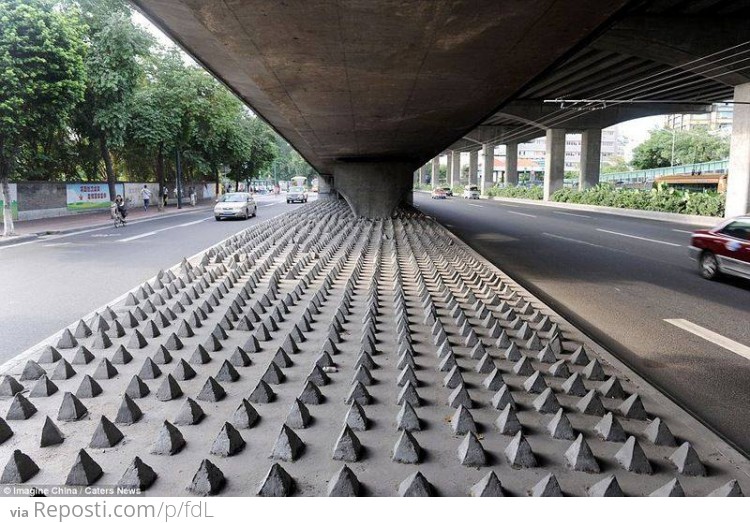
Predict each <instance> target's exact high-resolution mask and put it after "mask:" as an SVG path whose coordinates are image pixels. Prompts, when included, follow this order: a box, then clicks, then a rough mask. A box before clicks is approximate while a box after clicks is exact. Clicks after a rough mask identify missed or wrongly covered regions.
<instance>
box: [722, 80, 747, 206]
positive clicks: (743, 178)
mask: <svg viewBox="0 0 750 523" xmlns="http://www.w3.org/2000/svg"><path fill="white" fill-rule="evenodd" d="M734 101H735V102H744V103H738V104H735V106H734V121H733V123H732V142H731V145H730V149H729V177H728V178H727V207H726V212H725V216H727V217H731V216H739V215H742V214H750V105H748V103H750V83H746V84H742V85H738V86H737V87H735V88H734Z"/></svg>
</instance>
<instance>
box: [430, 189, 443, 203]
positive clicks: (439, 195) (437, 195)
mask: <svg viewBox="0 0 750 523" xmlns="http://www.w3.org/2000/svg"><path fill="white" fill-rule="evenodd" d="M432 199H433V200H435V199H437V200H445V191H444V190H443V189H440V188H437V189H433V190H432Z"/></svg>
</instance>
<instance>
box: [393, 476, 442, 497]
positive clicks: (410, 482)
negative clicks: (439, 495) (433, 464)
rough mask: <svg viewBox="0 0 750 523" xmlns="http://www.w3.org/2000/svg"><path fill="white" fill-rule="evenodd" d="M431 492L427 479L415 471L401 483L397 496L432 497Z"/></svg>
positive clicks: (431, 488) (430, 485)
mask: <svg viewBox="0 0 750 523" xmlns="http://www.w3.org/2000/svg"><path fill="white" fill-rule="evenodd" d="M433 490H434V489H433V487H432V484H430V482H429V481H427V478H425V477H424V476H423V475H422V473H421V472H419V471H417V472H415V473H413V474H411V475H410V476H409V477H407V478H406V479H405V480H404V481H402V482H401V484H400V485H399V486H398V495H399V496H401V497H402V498H419V497H430V496H432V495H433Z"/></svg>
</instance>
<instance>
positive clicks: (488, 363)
mask: <svg viewBox="0 0 750 523" xmlns="http://www.w3.org/2000/svg"><path fill="white" fill-rule="evenodd" d="M495 368H496V367H495V363H494V362H493V361H492V357H491V356H490V355H489V354H486V353H485V355H484V356H482V359H481V360H479V362H478V363H477V365H476V367H475V368H474V370H475V371H476V372H477V373H479V374H489V373H490V372H492V371H493V370H495Z"/></svg>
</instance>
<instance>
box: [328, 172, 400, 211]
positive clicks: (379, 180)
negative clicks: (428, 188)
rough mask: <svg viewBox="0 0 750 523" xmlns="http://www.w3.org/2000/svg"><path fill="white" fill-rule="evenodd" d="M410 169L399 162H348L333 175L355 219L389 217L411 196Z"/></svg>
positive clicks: (337, 187)
mask: <svg viewBox="0 0 750 523" xmlns="http://www.w3.org/2000/svg"><path fill="white" fill-rule="evenodd" d="M413 169H414V164H408V163H402V162H390V161H383V162H361V163H359V162H350V163H349V162H348V163H339V164H337V165H336V166H335V167H334V170H333V174H334V179H335V181H336V190H337V191H339V192H340V193H341V195H342V196H343V197H344V199H345V200H346V201H347V203H348V204H349V206H350V207H351V208H352V212H354V215H355V216H357V217H363V218H388V217H389V216H391V214H392V213H393V210H394V209H395V208H396V206H397V205H398V204H399V203H401V202H402V201H404V200H405V199H406V197H407V195H411V194H412V183H413V180H412V173H413V172H414V171H413Z"/></svg>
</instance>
